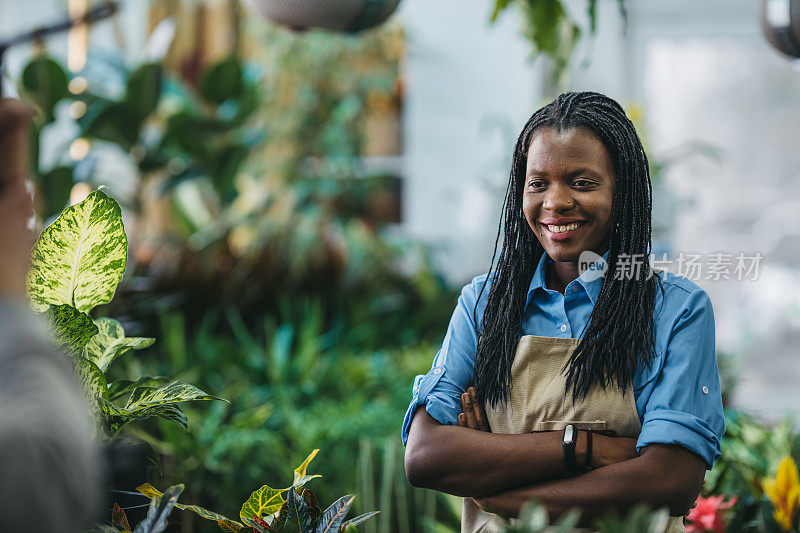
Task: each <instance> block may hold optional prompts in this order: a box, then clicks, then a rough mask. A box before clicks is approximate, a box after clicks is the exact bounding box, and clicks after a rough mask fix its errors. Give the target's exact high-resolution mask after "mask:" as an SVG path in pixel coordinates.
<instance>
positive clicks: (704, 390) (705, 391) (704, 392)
mask: <svg viewBox="0 0 800 533" xmlns="http://www.w3.org/2000/svg"><path fill="white" fill-rule="evenodd" d="M702 390H703V394H708V387H706V386H705V385H703V389H702Z"/></svg>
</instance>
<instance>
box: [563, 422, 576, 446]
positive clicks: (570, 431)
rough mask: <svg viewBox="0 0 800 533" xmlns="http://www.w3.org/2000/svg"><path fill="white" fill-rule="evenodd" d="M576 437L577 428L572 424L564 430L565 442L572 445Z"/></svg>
mask: <svg viewBox="0 0 800 533" xmlns="http://www.w3.org/2000/svg"><path fill="white" fill-rule="evenodd" d="M574 437H575V427H574V426H573V425H572V424H569V425H568V426H567V427H565V428H564V442H565V443H570V442H572V441H573V439H574Z"/></svg>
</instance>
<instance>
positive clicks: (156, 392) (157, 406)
mask: <svg viewBox="0 0 800 533" xmlns="http://www.w3.org/2000/svg"><path fill="white" fill-rule="evenodd" d="M195 400H222V401H227V400H223V399H222V398H217V397H216V396H211V395H210V394H206V393H205V392H203V391H201V390H200V389H198V388H197V387H195V386H193V385H189V384H188V383H182V382H180V381H173V382H172V383H170V384H169V385H166V386H164V387H161V388H155V387H136V388H134V389H133V391H132V392H131V396H130V398H129V399H128V402H127V403H126V404H125V407H120V406H118V405H115V404H113V403H111V402H110V401H107V400H104V401H101V402H100V406H101V409H102V411H103V413H104V414H105V416H106V424H107V428H108V430H109V431H110V433H111V434H112V435H115V434H117V433H119V431H120V430H121V429H122V428H123V427H124V426H125V425H126V424H127V423H129V422H132V421H134V420H143V419H145V418H150V417H151V416H160V417H161V418H165V419H167V420H172V421H174V422H177V423H179V424H180V425H181V426H183V427H184V428H185V429H188V428H189V425H188V420H187V419H186V415H185V414H184V413H183V411H182V410H181V408H180V407H178V406H177V405H176V404H177V403H179V402H189V401H195Z"/></svg>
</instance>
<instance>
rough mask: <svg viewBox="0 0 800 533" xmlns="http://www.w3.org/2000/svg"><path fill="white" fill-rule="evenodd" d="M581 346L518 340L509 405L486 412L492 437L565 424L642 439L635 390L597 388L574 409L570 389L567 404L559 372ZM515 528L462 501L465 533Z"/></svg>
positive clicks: (674, 524)
mask: <svg viewBox="0 0 800 533" xmlns="http://www.w3.org/2000/svg"><path fill="white" fill-rule="evenodd" d="M579 341H580V339H567V338H557V337H539V336H536V335H524V336H523V337H521V338H520V340H519V343H518V344H517V352H516V355H515V357H514V364H513V366H512V368H511V383H512V385H513V386H512V388H511V391H510V394H509V397H508V401H507V402H506V403H505V404H503V403H502V402H501V403H499V404H498V405H497V408H496V409H492V408H490V407H489V406H486V417H487V419H488V420H489V426H490V427H491V430H492V433H502V434H519V433H529V432H531V431H544V430H561V429H564V426H566V425H567V424H574V425H575V426H576V427H577V428H578V429H592V430H596V431H613V433H612V434H613V435H614V436H616V437H631V438H633V437H636V436H638V435H639V432H640V431H641V429H642V425H641V421H640V420H639V413H638V411H637V410H636V403H635V400H634V394H633V386H632V385H629V386H628V389H627V390H626V392H625V395H624V396H623V394H622V391H621V390H620V389H619V388H618V387H607V388H606V389H605V390H603V388H602V387H600V386H594V387H592V389H591V390H590V391H589V394H588V395H587V396H586V398H585V399H584V400H579V401H576V402H575V404H574V405H573V403H572V389H571V388H570V390H569V394H568V395H567V397H566V399H565V397H564V389H565V387H566V376H565V375H563V374H562V373H561V369H562V368H563V367H564V365H565V364H566V363H567V361H568V360H569V356H570V355H571V354H572V352H573V350H574V349H575V348H576V347H577V346H578V342H579ZM515 522H516V519H514V518H512V519H507V518H504V517H501V516H499V515H496V514H491V513H487V512H484V511H482V510H481V509H480V508H479V507H478V506H477V505H476V504H475V502H474V501H473V500H472V498H464V504H463V509H462V517H461V531H462V533H477V532H481V533H493V532H496V531H499V530H500V529H501V528H502V527H503V526H506V525H509V524H514V523H515ZM685 531H686V529H685V527H684V525H683V517H670V519H669V523H668V525H667V529H666V532H665V533H678V532H685Z"/></svg>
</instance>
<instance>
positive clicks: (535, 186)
mask: <svg viewBox="0 0 800 533" xmlns="http://www.w3.org/2000/svg"><path fill="white" fill-rule="evenodd" d="M544 185H545V183H544V182H543V181H529V182H528V187H531V188H532V189H540V188H542V187H544Z"/></svg>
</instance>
